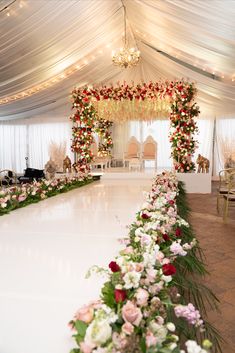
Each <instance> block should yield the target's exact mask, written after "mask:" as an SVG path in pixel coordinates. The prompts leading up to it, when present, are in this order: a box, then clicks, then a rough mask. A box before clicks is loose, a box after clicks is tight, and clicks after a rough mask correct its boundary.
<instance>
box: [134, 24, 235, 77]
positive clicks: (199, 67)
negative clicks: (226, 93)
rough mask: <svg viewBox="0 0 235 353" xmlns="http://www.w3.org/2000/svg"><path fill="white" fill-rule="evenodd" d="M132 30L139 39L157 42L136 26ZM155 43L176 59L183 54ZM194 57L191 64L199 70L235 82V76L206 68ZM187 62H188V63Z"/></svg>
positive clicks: (160, 49)
mask: <svg viewBox="0 0 235 353" xmlns="http://www.w3.org/2000/svg"><path fill="white" fill-rule="evenodd" d="M134 32H135V33H137V34H138V36H139V37H140V39H141V38H143V39H144V38H146V37H147V38H148V43H153V42H154V43H156V42H157V40H156V38H155V37H154V41H153V40H152V38H153V36H151V35H150V34H149V33H148V34H145V33H143V32H140V31H139V30H138V29H136V28H134ZM156 45H157V48H158V49H159V51H162V52H165V53H167V54H170V55H171V56H174V57H175V58H176V59H178V58H180V57H183V56H184V52H182V53H181V52H176V50H175V49H174V48H169V47H168V48H164V47H163V45H162V44H161V43H158V44H156ZM195 59H196V58H195V57H194V60H193V57H192V59H191V60H192V62H193V63H192V64H191V65H192V66H194V67H196V68H198V69H200V70H202V71H204V72H205V73H207V74H211V75H216V77H220V80H223V81H224V82H226V81H227V82H229V81H230V82H231V81H232V82H235V77H232V78H231V76H230V77H229V76H227V77H226V76H225V75H224V73H222V72H219V71H218V69H217V68H216V67H214V68H211V69H210V68H208V67H205V66H203V63H202V64H200V63H199V62H197V61H195ZM188 64H189V63H188ZM204 65H208V63H206V62H205V61H204Z"/></svg>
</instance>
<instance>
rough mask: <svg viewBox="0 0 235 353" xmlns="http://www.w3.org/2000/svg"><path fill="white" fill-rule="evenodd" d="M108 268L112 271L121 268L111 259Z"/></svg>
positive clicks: (117, 270)
mask: <svg viewBox="0 0 235 353" xmlns="http://www.w3.org/2000/svg"><path fill="white" fill-rule="evenodd" d="M109 268H110V270H111V271H112V272H119V271H120V270H121V268H120V266H118V264H117V263H116V262H115V261H111V262H110V264H109Z"/></svg>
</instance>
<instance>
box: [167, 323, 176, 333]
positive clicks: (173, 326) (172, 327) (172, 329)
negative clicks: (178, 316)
mask: <svg viewBox="0 0 235 353" xmlns="http://www.w3.org/2000/svg"><path fill="white" fill-rule="evenodd" d="M166 327H167V328H168V330H169V331H171V332H174V331H175V325H174V324H173V322H168V323H167V324H166Z"/></svg>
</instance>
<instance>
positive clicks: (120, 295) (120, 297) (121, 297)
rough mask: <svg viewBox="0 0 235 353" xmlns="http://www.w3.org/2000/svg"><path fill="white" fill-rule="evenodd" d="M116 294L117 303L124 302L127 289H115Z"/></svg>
mask: <svg viewBox="0 0 235 353" xmlns="http://www.w3.org/2000/svg"><path fill="white" fill-rule="evenodd" d="M114 296H115V301H116V303H122V302H124V300H125V299H126V291H125V290H122V289H115V290H114Z"/></svg>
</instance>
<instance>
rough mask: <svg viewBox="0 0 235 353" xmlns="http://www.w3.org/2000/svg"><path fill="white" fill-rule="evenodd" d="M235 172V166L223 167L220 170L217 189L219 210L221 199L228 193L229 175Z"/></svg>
mask: <svg viewBox="0 0 235 353" xmlns="http://www.w3.org/2000/svg"><path fill="white" fill-rule="evenodd" d="M233 172H235V168H227V169H222V170H221V171H220V172H219V186H218V189H217V212H218V213H219V212H220V200H221V199H223V196H224V195H226V194H227V193H228V182H229V178H228V176H229V175H230V173H233Z"/></svg>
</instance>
